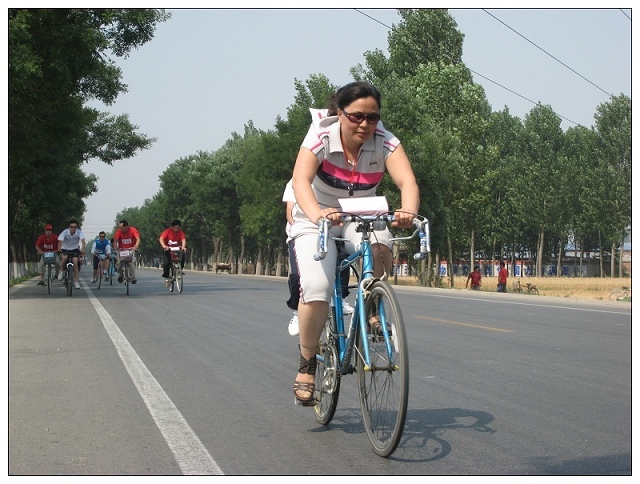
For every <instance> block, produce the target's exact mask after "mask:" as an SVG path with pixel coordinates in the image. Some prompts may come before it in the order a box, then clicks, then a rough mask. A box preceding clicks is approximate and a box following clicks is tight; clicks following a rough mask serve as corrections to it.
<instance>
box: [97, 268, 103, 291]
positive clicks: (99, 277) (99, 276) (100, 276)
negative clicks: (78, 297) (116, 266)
mask: <svg viewBox="0 0 640 484" xmlns="http://www.w3.org/2000/svg"><path fill="white" fill-rule="evenodd" d="M101 285H102V264H100V266H99V267H98V289H100V286H101Z"/></svg>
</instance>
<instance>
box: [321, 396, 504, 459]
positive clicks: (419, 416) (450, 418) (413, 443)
mask: <svg viewBox="0 0 640 484" xmlns="http://www.w3.org/2000/svg"><path fill="white" fill-rule="evenodd" d="M493 420H494V417H493V415H492V414H490V413H489V412H484V411H481V410H470V409H464V408H440V409H409V410H407V418H406V420H405V427H404V431H403V433H402V440H401V441H400V444H399V445H398V448H397V449H396V451H395V452H394V453H393V455H391V456H390V457H389V459H391V460H397V461H400V462H430V461H435V460H438V459H442V458H444V457H446V456H448V455H449V454H450V453H451V444H450V443H449V442H448V441H447V439H446V438H445V434H446V433H447V432H450V431H456V430H467V429H469V430H472V431H476V432H483V433H488V434H493V433H495V432H496V431H495V430H494V429H492V428H491V427H490V425H489V424H490V423H491V422H493ZM335 430H342V431H343V432H345V433H349V434H356V433H364V431H365V430H364V427H363V425H362V414H361V413H360V409H359V408H350V409H338V410H337V411H336V415H335V417H334V418H333V420H332V421H331V423H330V424H329V425H327V426H323V427H320V428H317V429H314V430H313V431H314V432H324V431H335Z"/></svg>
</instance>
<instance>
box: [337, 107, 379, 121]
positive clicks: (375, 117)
mask: <svg viewBox="0 0 640 484" xmlns="http://www.w3.org/2000/svg"><path fill="white" fill-rule="evenodd" d="M342 112H343V113H344V115H345V116H346V117H347V119H348V120H349V121H351V122H352V123H354V124H360V123H362V122H363V121H364V120H365V119H366V120H367V123H369V124H376V123H377V122H378V121H380V113H371V114H364V113H348V112H346V111H345V110H344V109H343V110H342Z"/></svg>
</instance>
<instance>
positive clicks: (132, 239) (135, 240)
mask: <svg viewBox="0 0 640 484" xmlns="http://www.w3.org/2000/svg"><path fill="white" fill-rule="evenodd" d="M113 241H114V243H115V248H116V249H118V250H136V249H137V248H138V247H139V246H140V233H139V232H138V229H136V228H135V227H132V226H130V225H129V222H127V221H126V220H120V223H119V224H118V230H116V233H115V234H113ZM123 271H124V264H122V263H121V264H120V265H119V266H118V274H119V275H118V282H119V283H122V281H124V278H123V276H122V273H123ZM129 272H130V274H131V284H135V283H136V282H138V280H137V279H136V265H135V264H129Z"/></svg>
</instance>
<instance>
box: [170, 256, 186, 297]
mask: <svg viewBox="0 0 640 484" xmlns="http://www.w3.org/2000/svg"><path fill="white" fill-rule="evenodd" d="M169 256H170V258H171V266H170V267H169V271H170V273H169V292H173V288H174V286H175V288H176V289H177V290H178V292H179V293H182V289H183V287H184V286H183V280H182V275H183V274H182V249H181V248H180V247H170V248H169Z"/></svg>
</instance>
